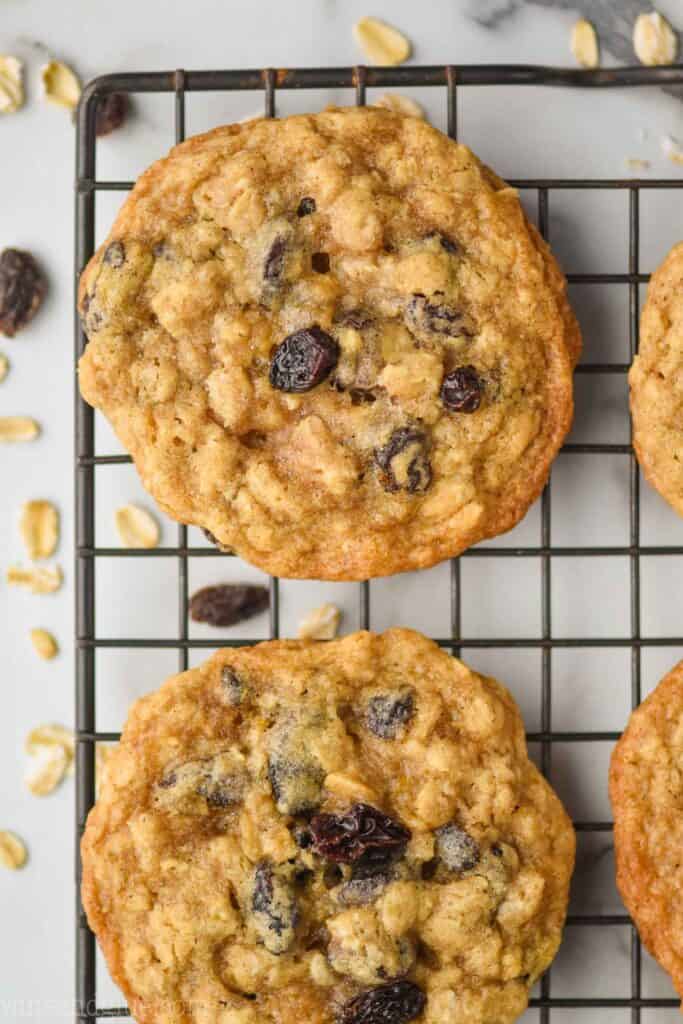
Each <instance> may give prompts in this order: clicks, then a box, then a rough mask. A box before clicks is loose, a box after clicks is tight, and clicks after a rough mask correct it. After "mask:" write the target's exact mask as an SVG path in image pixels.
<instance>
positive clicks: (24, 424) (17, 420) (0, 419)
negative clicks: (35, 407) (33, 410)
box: [0, 416, 40, 443]
mask: <svg viewBox="0 0 683 1024" xmlns="http://www.w3.org/2000/svg"><path fill="white" fill-rule="evenodd" d="M39 434H40V426H39V424H38V423H37V422H36V421H35V420H32V419H30V418H29V417H28V416H0V441H7V442H10V443H11V442H15V441H35V439H36V438H37V437H38V435H39Z"/></svg>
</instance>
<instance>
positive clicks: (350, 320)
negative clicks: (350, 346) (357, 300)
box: [335, 309, 372, 331]
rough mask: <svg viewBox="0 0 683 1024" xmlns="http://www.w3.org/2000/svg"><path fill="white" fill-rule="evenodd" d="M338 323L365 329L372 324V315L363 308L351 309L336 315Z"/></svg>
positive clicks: (356, 328)
mask: <svg viewBox="0 0 683 1024" xmlns="http://www.w3.org/2000/svg"><path fill="white" fill-rule="evenodd" d="M335 320H336V323H339V324H343V326H344V327H353V329H354V330H356V331H364V330H366V329H367V328H368V327H371V326H372V319H371V317H370V316H369V315H368V314H367V313H365V312H364V311H363V310H362V309H349V310H347V311H346V312H345V313H340V314H339V315H338V316H337V317H335Z"/></svg>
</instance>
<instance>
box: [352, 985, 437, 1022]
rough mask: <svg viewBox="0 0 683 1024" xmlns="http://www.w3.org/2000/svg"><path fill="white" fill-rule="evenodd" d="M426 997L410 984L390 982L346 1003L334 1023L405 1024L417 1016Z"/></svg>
mask: <svg viewBox="0 0 683 1024" xmlns="http://www.w3.org/2000/svg"><path fill="white" fill-rule="evenodd" d="M426 1002H427V997H426V996H425V994H424V992H423V991H422V989H421V988H419V987H418V986H417V985H416V984H415V983H414V982H412V981H406V980H405V979H403V980H401V981H390V982H389V983H388V984H386V985H379V986H378V987H377V988H371V989H368V990H367V991H366V992H361V994H360V995H358V996H356V997H355V998H354V999H351V1000H349V1002H348V1003H346V1004H345V1005H344V1006H343V1008H342V1011H341V1014H340V1016H339V1017H338V1024H406V1022H407V1021H409V1020H414V1019H415V1018H416V1017H419V1016H420V1014H421V1013H422V1011H423V1010H424V1008H425V1004H426Z"/></svg>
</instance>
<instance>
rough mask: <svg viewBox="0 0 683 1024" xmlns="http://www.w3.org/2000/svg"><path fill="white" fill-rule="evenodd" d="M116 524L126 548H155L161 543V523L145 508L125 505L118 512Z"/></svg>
mask: <svg viewBox="0 0 683 1024" xmlns="http://www.w3.org/2000/svg"><path fill="white" fill-rule="evenodd" d="M115 522H116V529H117V531H118V534H119V537H120V538H121V543H122V544H123V546H124V547H127V548H155V547H156V546H157V544H158V543H159V536H160V530H159V523H158V522H157V520H156V519H155V518H154V516H153V515H152V513H151V512H148V511H147V509H145V508H140V507H139V506H138V505H123V506H122V507H121V508H117V510H116V513H115Z"/></svg>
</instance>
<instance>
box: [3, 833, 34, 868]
mask: <svg viewBox="0 0 683 1024" xmlns="http://www.w3.org/2000/svg"><path fill="white" fill-rule="evenodd" d="M27 859H28V850H27V849H26V844H25V843H24V841H23V839H20V838H19V836H18V835H16V833H14V832H7V831H6V830H4V829H3V830H0V864H1V865H2V866H3V867H4V868H9V869H10V871H17V870H18V869H19V868H23V866H24V864H25V863H26V861H27Z"/></svg>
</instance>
